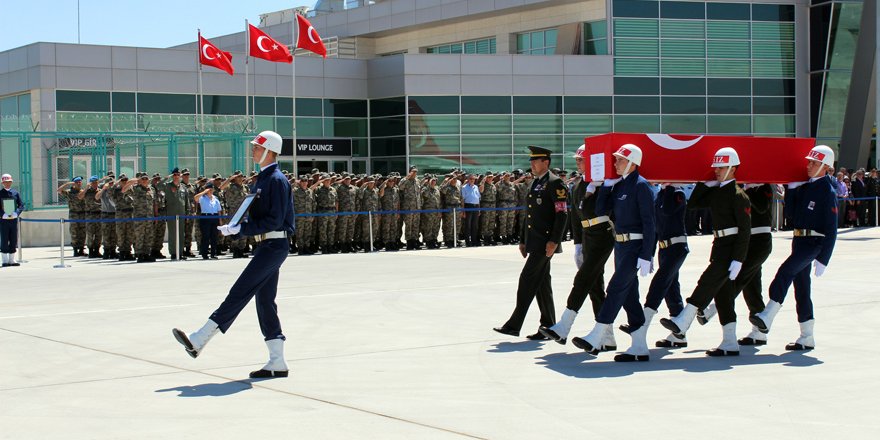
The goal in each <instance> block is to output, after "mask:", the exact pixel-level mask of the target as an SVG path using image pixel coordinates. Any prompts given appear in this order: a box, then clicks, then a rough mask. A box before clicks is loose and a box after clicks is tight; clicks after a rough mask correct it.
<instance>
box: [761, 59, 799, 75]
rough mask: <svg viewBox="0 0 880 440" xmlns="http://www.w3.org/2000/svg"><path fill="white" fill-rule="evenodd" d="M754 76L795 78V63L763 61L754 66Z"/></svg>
mask: <svg viewBox="0 0 880 440" xmlns="http://www.w3.org/2000/svg"><path fill="white" fill-rule="evenodd" d="M752 76H755V77H768V78H793V77H794V61H778V60H763V61H760V62H756V63H754V64H752Z"/></svg>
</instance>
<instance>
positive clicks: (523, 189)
mask: <svg viewBox="0 0 880 440" xmlns="http://www.w3.org/2000/svg"><path fill="white" fill-rule="evenodd" d="M531 185H532V183H531V180H530V179H525V180H523V181H522V182H520V183H517V184H516V206H517V207H519V208H525V206H526V197H528V195H529V189H530V188H531ZM525 222H526V210H525V209H520V210H518V211H516V224H515V225H514V228H513V233H514V236H515V237H516V241H519V242H523V240H525V237H520V236H519V231H520V230H521V229H522V225H524V224H525Z"/></svg>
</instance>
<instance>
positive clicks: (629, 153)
mask: <svg viewBox="0 0 880 440" xmlns="http://www.w3.org/2000/svg"><path fill="white" fill-rule="evenodd" d="M614 156H616V157H619V158H621V159H626V160H628V161H629V164H628V165H627V166H626V170H624V171H623V174H621V175H622V176H627V175H629V173H630V171H632V169H633V165H638V166H641V165H642V149H641V148H639V147H637V146H635V145H633V144H624V145H621V147H620V148H618V149H617V151H615V152H614Z"/></svg>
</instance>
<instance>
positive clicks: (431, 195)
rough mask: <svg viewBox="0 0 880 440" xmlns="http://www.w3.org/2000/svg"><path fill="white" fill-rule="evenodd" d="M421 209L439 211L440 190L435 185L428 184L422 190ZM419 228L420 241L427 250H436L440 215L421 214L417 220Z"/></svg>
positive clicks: (433, 213) (436, 213)
mask: <svg viewBox="0 0 880 440" xmlns="http://www.w3.org/2000/svg"><path fill="white" fill-rule="evenodd" d="M421 199H422V200H421V209H424V210H431V209H440V189H439V188H437V185H433V186H432V185H431V184H430V183H429V184H427V185H425V187H424V188H422V194H421ZM419 227H420V228H421V232H422V239H423V240H424V241H425V245H427V247H428V248H429V249H437V248H438V247H439V245H438V244H437V234H438V233H439V232H440V213H439V212H428V213H422V214H421V218H420V219H419Z"/></svg>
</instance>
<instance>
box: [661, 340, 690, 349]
mask: <svg viewBox="0 0 880 440" xmlns="http://www.w3.org/2000/svg"><path fill="white" fill-rule="evenodd" d="M654 346H655V347H660V348H685V347H687V346H688V343H687V342H673V341H670V340H669V339H661V340H659V341H657V342H655V343H654Z"/></svg>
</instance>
